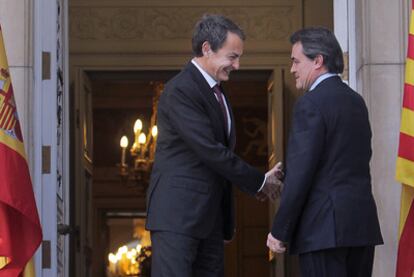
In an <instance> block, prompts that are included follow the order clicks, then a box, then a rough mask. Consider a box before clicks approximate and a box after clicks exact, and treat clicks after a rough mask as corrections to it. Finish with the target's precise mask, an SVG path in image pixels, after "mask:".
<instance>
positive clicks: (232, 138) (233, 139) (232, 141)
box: [221, 88, 236, 150]
mask: <svg viewBox="0 0 414 277" xmlns="http://www.w3.org/2000/svg"><path fill="white" fill-rule="evenodd" d="M221 91H222V92H223V95H224V98H225V99H226V104H227V108H228V110H229V114H230V122H231V124H230V136H227V134H226V138H227V141H228V144H229V146H230V149H231V150H234V147H235V146H236V127H235V126H236V125H235V121H234V114H233V109H232V108H231V105H230V101H229V99H228V98H227V94H226V92H225V91H224V89H223V88H221ZM222 114H223V113H222Z"/></svg>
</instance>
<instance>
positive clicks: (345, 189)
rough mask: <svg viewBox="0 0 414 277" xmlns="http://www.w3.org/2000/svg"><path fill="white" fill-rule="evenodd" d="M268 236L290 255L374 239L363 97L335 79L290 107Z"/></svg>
mask: <svg viewBox="0 0 414 277" xmlns="http://www.w3.org/2000/svg"><path fill="white" fill-rule="evenodd" d="M286 159H287V160H286V177H285V180H284V183H285V187H284V189H283V192H282V196H281V204H280V207H279V210H278V212H277V214H276V216H275V220H274V222H273V227H272V231H271V232H272V235H273V236H274V237H275V238H277V239H279V240H281V241H285V242H289V243H290V252H291V253H292V254H297V253H305V252H309V251H315V250H321V249H327V248H336V247H348V246H365V245H376V244H381V243H382V237H381V232H380V227H379V223H378V216H377V209H376V205H375V202H374V199H373V195H372V192H371V176H370V168H369V162H370V159H371V128H370V124H369V120H368V111H367V108H366V105H365V103H364V100H363V98H362V97H361V96H360V95H359V94H357V93H356V92H355V91H353V90H352V89H351V88H349V87H348V86H347V85H346V84H345V83H343V82H342V80H341V79H340V78H339V77H337V76H335V77H330V78H328V79H325V80H324V81H322V82H321V83H320V84H319V85H318V86H317V87H316V88H315V89H314V90H312V91H310V92H307V93H305V95H304V96H302V97H301V98H300V99H299V100H298V102H297V103H296V105H295V109H294V114H293V122H292V128H291V131H290V137H289V142H288V151H287V157H286Z"/></svg>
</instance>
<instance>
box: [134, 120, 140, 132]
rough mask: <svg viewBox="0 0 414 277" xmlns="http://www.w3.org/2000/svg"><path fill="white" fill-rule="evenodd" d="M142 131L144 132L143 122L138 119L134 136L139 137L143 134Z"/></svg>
mask: <svg viewBox="0 0 414 277" xmlns="http://www.w3.org/2000/svg"><path fill="white" fill-rule="evenodd" d="M141 130H142V121H141V119H139V118H138V119H137V120H136V121H135V124H134V134H135V135H137V134H139V133H141Z"/></svg>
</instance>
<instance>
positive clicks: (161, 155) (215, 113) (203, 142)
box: [147, 15, 279, 277]
mask: <svg viewBox="0 0 414 277" xmlns="http://www.w3.org/2000/svg"><path fill="white" fill-rule="evenodd" d="M243 41H244V34H243V32H242V30H241V29H240V28H239V27H238V26H237V25H236V24H234V23H233V22H232V21H230V20H229V19H227V18H225V17H223V16H219V15H207V16H204V17H203V18H202V19H201V20H200V21H199V22H198V23H197V25H196V27H195V30H194V34H193V38H192V46H193V52H194V56H195V57H194V58H193V59H192V60H191V62H189V63H188V64H187V65H186V66H185V68H184V69H183V70H182V71H181V72H180V73H179V74H178V75H176V76H175V77H174V78H173V79H172V80H170V81H169V82H168V83H167V84H166V86H165V89H164V92H163V94H162V95H161V98H160V101H159V105H158V121H157V125H158V129H159V135H158V141H157V150H156V154H155V163H154V167H153V171H152V176H151V181H150V187H149V189H148V192H147V213H148V214H147V229H149V230H150V231H151V241H152V251H153V252H152V275H151V276H152V277H160V276H164V277H175V276H176V277H193V276H194V277H195V276H197V277H203V276H206V277H207V276H209V277H214V276H222V275H223V248H224V246H223V240H231V238H232V237H233V233H234V215H233V203H232V202H233V195H232V187H231V184H235V185H236V186H238V188H239V189H241V190H243V191H245V192H247V193H249V194H251V195H255V196H257V197H258V198H259V199H263V198H265V197H266V196H267V197H269V198H271V199H274V198H275V196H276V193H277V189H278V188H279V187H278V185H279V184H278V183H277V179H276V178H275V177H274V175H275V173H276V172H277V170H278V168H277V167H275V168H273V169H272V170H271V171H269V172H268V173H266V175H265V174H263V173H261V172H260V171H258V170H257V169H255V168H254V167H252V166H250V165H249V164H247V163H246V162H244V161H243V160H241V159H240V158H239V157H238V156H237V155H235V154H234V152H233V150H234V144H235V129H234V117H233V114H232V111H231V107H230V103H229V102H228V101H227V99H226V97H225V94H224V93H223V91H222V88H221V81H227V80H228V79H229V74H230V72H231V71H233V70H237V69H238V68H239V59H240V56H241V55H242V53H243Z"/></svg>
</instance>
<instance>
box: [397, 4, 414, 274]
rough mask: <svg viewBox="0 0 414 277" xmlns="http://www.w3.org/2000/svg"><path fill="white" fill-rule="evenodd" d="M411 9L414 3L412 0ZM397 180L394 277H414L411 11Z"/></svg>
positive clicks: (413, 41)
mask: <svg viewBox="0 0 414 277" xmlns="http://www.w3.org/2000/svg"><path fill="white" fill-rule="evenodd" d="M412 7H414V0H412ZM410 22H411V23H410V31H409V34H408V51H407V62H406V66H405V84H404V97H403V104H402V112H401V127H400V144H399V148H398V158H397V165H396V178H397V180H398V181H400V182H401V183H402V184H403V186H402V194H401V211H400V229H399V244H398V256H397V271H396V277H414V12H413V9H412V10H411V18H410Z"/></svg>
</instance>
